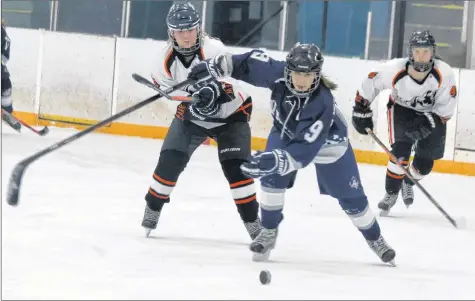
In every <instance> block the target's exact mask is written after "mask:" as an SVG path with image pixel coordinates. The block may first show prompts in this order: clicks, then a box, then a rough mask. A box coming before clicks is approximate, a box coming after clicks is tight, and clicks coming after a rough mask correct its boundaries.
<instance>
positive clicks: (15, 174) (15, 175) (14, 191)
mask: <svg viewBox="0 0 475 301" xmlns="http://www.w3.org/2000/svg"><path fill="white" fill-rule="evenodd" d="M191 83H193V80H192V79H187V80H185V81H183V82H181V83H179V84H177V85H175V86H173V87H170V88H169V89H167V90H165V91H162V90H158V91H159V93H158V94H157V95H154V96H152V97H149V98H147V99H145V100H143V101H141V102H139V103H137V104H135V105H133V106H131V107H128V108H127V109H124V110H122V111H120V112H119V113H117V114H115V115H112V116H110V117H109V118H107V119H104V120H102V121H100V122H98V123H96V124H94V125H91V126H90V127H88V128H86V129H84V130H82V131H80V132H78V133H76V134H74V135H72V136H70V137H68V138H65V139H63V140H61V141H59V142H57V143H55V144H53V145H51V146H49V147H47V148H45V149H43V150H41V151H39V152H37V153H35V154H33V155H31V156H29V157H27V158H25V159H23V160H22V161H20V162H19V163H17V164H16V165H15V167H14V168H13V171H12V174H11V176H10V180H9V183H8V188H7V203H8V204H9V205H11V206H16V205H18V199H19V194H20V186H21V180H22V178H23V174H24V173H25V169H26V168H27V167H28V166H29V165H30V164H31V163H33V162H35V161H36V160H38V159H39V158H41V157H43V156H45V155H47V154H49V153H51V152H53V151H55V150H56V149H58V148H60V147H61V146H64V145H66V144H69V143H71V142H73V141H75V140H77V139H79V138H81V137H82V136H85V135H87V134H89V133H90V132H92V131H94V130H97V129H99V128H101V127H103V126H105V125H107V124H109V123H111V122H112V121H114V120H117V119H119V118H121V117H123V116H125V115H127V114H130V113H132V112H134V111H136V110H138V109H140V108H142V107H144V106H146V105H148V104H150V103H152V102H154V101H155V100H157V99H159V98H160V97H162V96H165V95H166V94H168V93H171V92H173V91H175V90H178V89H180V88H182V87H184V86H186V85H189V84H191Z"/></svg>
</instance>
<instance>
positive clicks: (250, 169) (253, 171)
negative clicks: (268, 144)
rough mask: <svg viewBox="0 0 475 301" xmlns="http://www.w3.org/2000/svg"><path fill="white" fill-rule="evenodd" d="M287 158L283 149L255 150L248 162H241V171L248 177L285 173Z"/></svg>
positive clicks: (287, 163) (287, 164) (287, 165)
mask: <svg viewBox="0 0 475 301" xmlns="http://www.w3.org/2000/svg"><path fill="white" fill-rule="evenodd" d="M288 169H289V160H288V159H287V156H286V153H285V151H283V150H281V149H275V150H273V151H271V152H261V151H259V152H256V153H255V154H254V155H251V157H250V159H249V162H245V163H243V164H241V171H242V173H243V174H244V175H245V176H247V177H249V178H259V177H264V176H268V175H272V174H280V175H284V174H286V171H287V170H288Z"/></svg>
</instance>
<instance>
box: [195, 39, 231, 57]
mask: <svg viewBox="0 0 475 301" xmlns="http://www.w3.org/2000/svg"><path fill="white" fill-rule="evenodd" d="M201 49H202V50H203V55H204V57H205V59H209V58H212V57H215V56H217V55H220V54H223V53H226V52H227V48H226V46H225V45H224V44H223V42H221V40H220V39H218V38H213V37H210V36H208V35H204V36H203V40H202V45H201Z"/></svg>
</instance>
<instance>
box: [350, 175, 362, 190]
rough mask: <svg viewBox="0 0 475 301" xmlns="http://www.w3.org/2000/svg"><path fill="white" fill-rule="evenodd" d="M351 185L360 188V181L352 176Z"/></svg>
mask: <svg viewBox="0 0 475 301" xmlns="http://www.w3.org/2000/svg"><path fill="white" fill-rule="evenodd" d="M350 187H351V188H354V189H358V187H360V182H358V180H357V179H356V177H351V181H350Z"/></svg>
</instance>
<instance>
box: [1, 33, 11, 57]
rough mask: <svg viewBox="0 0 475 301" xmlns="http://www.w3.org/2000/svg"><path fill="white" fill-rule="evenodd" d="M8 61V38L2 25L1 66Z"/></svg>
mask: <svg viewBox="0 0 475 301" xmlns="http://www.w3.org/2000/svg"><path fill="white" fill-rule="evenodd" d="M9 59H10V38H9V37H8V35H7V31H6V29H5V26H4V25H2V66H4V65H6V64H7V62H8V60H9Z"/></svg>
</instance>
